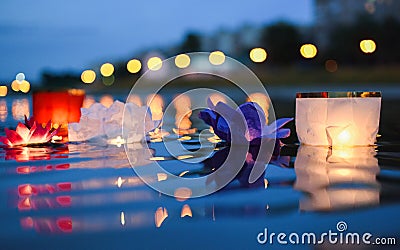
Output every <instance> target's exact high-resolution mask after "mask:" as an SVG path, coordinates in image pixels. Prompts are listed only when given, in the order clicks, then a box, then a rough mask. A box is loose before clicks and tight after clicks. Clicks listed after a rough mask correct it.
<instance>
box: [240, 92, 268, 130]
mask: <svg viewBox="0 0 400 250" xmlns="http://www.w3.org/2000/svg"><path fill="white" fill-rule="evenodd" d="M246 101H247V102H255V103H257V104H258V105H260V107H261V108H262V110H263V111H264V114H265V122H266V124H268V116H269V108H270V103H271V100H270V99H269V97H268V96H267V95H266V94H264V93H259V92H256V93H252V94H250V95H249V96H248V97H247V100H246Z"/></svg>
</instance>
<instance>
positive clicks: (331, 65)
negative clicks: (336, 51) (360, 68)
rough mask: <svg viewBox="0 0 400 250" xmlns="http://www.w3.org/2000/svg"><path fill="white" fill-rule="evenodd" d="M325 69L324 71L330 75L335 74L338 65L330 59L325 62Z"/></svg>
mask: <svg viewBox="0 0 400 250" xmlns="http://www.w3.org/2000/svg"><path fill="white" fill-rule="evenodd" d="M325 69H326V71H328V72H331V73H334V72H336V71H337V69H338V64H337V62H336V60H332V59H329V60H326V62H325Z"/></svg>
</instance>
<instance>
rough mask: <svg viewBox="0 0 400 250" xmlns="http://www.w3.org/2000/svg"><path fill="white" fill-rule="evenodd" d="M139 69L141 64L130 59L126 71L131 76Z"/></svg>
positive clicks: (136, 60)
mask: <svg viewBox="0 0 400 250" xmlns="http://www.w3.org/2000/svg"><path fill="white" fill-rule="evenodd" d="M141 68H142V63H141V62H140V61H139V60H138V59H132V60H130V61H129V62H128V63H127V65H126V69H127V70H128V71H129V72H130V73H132V74H135V73H137V72H139V71H140V69H141Z"/></svg>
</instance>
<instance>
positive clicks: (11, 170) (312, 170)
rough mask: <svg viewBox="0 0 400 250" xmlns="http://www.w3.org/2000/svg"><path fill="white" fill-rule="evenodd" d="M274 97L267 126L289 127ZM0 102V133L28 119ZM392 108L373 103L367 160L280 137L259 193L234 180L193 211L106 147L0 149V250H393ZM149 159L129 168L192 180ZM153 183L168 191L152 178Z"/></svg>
mask: <svg viewBox="0 0 400 250" xmlns="http://www.w3.org/2000/svg"><path fill="white" fill-rule="evenodd" d="M272 92H273V91H272ZM276 93H277V92H276ZM276 96H277V98H276V99H273V102H274V106H275V112H276V114H277V117H283V116H293V112H294V100H293V98H286V97H284V96H283V97H282V96H279V95H278V94H276ZM383 96H385V95H384V93H383ZM271 97H272V98H273V97H274V96H273V94H271ZM7 98H8V99H6V101H7V107H8V115H7V117H6V118H5V119H4V121H3V122H2V123H1V133H2V132H3V128H4V127H14V126H15V125H16V120H20V118H21V115H22V117H23V112H22V113H21V112H20V113H21V114H19V113H18V112H17V111H20V110H23V109H25V110H24V112H25V113H26V111H27V110H28V111H29V109H31V107H29V103H30V100H29V99H27V100H26V101H23V100H22V101H21V100H20V99H13V98H9V97H7ZM1 102H2V100H0V106H1ZM13 103H16V104H15V105H20V106H18V108H15V107H13V106H14V104H13ZM26 103H28V107H25V106H24V105H27V104H26ZM399 104H400V99H398V98H396V97H395V96H391V97H390V98H387V99H385V98H383V104H382V119H381V127H380V128H381V129H380V134H381V135H382V137H380V138H379V141H378V146H377V147H376V148H374V147H367V148H352V149H346V150H333V151H329V152H328V150H327V149H325V148H312V147H304V146H303V147H300V148H299V147H298V145H297V144H296V143H295V142H296V139H295V135H292V137H291V138H290V139H288V140H287V141H286V142H287V143H288V145H287V146H285V147H284V148H282V151H281V157H282V158H283V159H284V160H288V166H287V167H282V166H278V165H274V164H269V165H268V166H267V170H266V172H265V176H264V178H263V180H262V181H261V182H260V183H261V184H260V185H255V186H254V187H244V186H242V185H240V183H239V181H237V180H236V181H234V182H232V183H231V184H229V185H228V186H227V187H226V188H224V189H223V190H221V191H219V192H217V193H214V194H212V195H209V196H205V197H202V198H196V199H182V198H174V197H168V196H165V195H163V194H160V193H158V192H156V191H154V190H153V189H151V188H150V187H148V186H147V185H146V184H144V183H143V182H142V181H141V180H140V178H139V177H137V176H136V175H135V173H134V171H133V170H132V168H131V165H130V164H129V162H128V160H127V159H126V157H125V151H124V148H123V147H118V145H98V144H95V143H70V144H64V145H52V146H49V147H36V148H21V149H17V150H10V149H5V148H0V221H1V226H0V249H21V248H25V249H81V248H84V249H89V248H91V249H121V248H127V249H154V248H161V249H192V248H193V249H226V248H231V249H254V248H269V249H276V248H281V247H295V248H304V249H310V248H311V249H314V248H315V249H343V248H344V249H347V248H352V249H354V248H356V249H365V248H368V249H374V248H377V245H369V246H367V245H357V244H338V243H336V244H329V241H328V238H325V242H324V244H314V245H313V244H311V245H309V244H301V237H302V235H303V233H314V234H315V235H316V237H317V241H318V240H319V237H320V236H321V235H322V234H323V233H328V232H329V231H330V230H331V232H333V233H338V237H339V235H340V234H339V233H340V232H342V235H344V236H343V237H346V233H358V234H359V235H361V236H362V235H363V234H364V233H370V234H371V235H372V238H371V241H374V240H375V239H377V238H385V237H387V238H385V239H386V240H389V239H388V238H395V239H396V241H397V246H396V245H395V246H386V247H389V248H392V249H398V244H399V241H400V224H399V221H400V215H399V212H398V211H400V171H399V167H400V136H399V128H400V122H399V121H398V119H397V118H396V117H397V116H396V114H398V111H397V108H395V107H397V106H398V105H399ZM0 115H1V114H0ZM0 118H1V117H0ZM291 126H292V127H293V126H294V125H293V124H292V125H291ZM171 138H172V137H171ZM174 138H175V137H174ZM195 139H196V135H192V138H191V139H189V140H188V141H184V142H183V144H184V145H185V146H186V147H188V148H196V147H198V146H199V145H198V144H196V142H195ZM150 148H152V149H153V151H152V152H149V151H148V150H146V149H145V148H143V147H142V146H140V145H137V146H136V148H135V155H137V161H136V163H135V167H136V168H145V167H146V164H149V162H150V160H152V158H151V157H164V159H162V158H159V160H160V164H161V165H162V166H163V167H164V168H165V169H166V170H168V171H170V172H171V173H173V174H176V175H179V174H186V175H190V174H191V173H193V174H194V175H196V173H198V172H201V171H202V170H204V168H205V166H204V164H202V163H198V164H188V163H184V162H182V161H177V160H170V159H169V158H168V155H167V153H166V151H165V149H164V148H163V144H162V143H159V142H153V143H150ZM151 154H153V155H151ZM285 156H286V157H285ZM153 159H154V158H153ZM186 171H188V172H186ZM154 181H168V180H164V179H163V176H162V175H160V176H159V177H158V179H157V180H154ZM343 223H345V224H343ZM342 226H346V227H347V229H345V230H344V227H342ZM337 227H338V228H337ZM265 229H267V233H268V236H271V235H272V234H273V233H275V234H276V235H278V234H279V233H286V234H287V235H289V234H290V233H294V234H297V235H300V242H299V244H290V242H288V243H287V244H286V246H285V244H279V242H278V240H277V236H276V235H275V236H272V238H273V243H272V244H271V243H270V242H266V243H265V244H264V245H261V244H259V243H258V241H257V236H258V235H259V234H260V233H261V232H265ZM340 230H343V231H340ZM260 237H261V238H260ZM260 237H259V239H261V240H263V239H264V238H263V237H264V235H261V236H260ZM307 237H308V236H307ZM291 239H292V240H293V239H294V240H295V237H294V236H293V238H291ZM306 240H307V239H306ZM338 240H340V239H339V238H338ZM286 241H289V238H288V236H287V237H286Z"/></svg>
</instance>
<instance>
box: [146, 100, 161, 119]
mask: <svg viewBox="0 0 400 250" xmlns="http://www.w3.org/2000/svg"><path fill="white" fill-rule="evenodd" d="M147 106H148V107H150V110H151V115H152V119H153V121H158V120H161V119H162V117H163V109H164V100H163V98H162V97H161V96H160V95H158V94H151V95H149V96H148V97H147Z"/></svg>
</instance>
